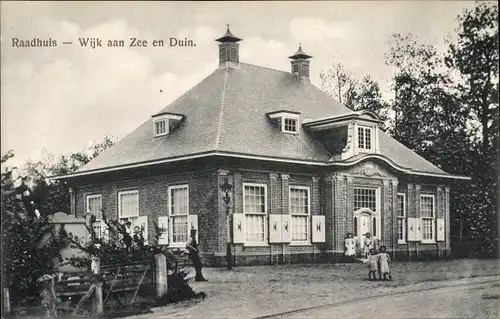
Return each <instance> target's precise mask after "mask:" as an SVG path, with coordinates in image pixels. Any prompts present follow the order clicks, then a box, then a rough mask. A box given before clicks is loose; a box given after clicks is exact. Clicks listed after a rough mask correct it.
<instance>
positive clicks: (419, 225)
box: [416, 218, 424, 241]
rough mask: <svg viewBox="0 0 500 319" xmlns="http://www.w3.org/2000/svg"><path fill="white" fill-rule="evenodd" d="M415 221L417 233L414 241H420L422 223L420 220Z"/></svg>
mask: <svg viewBox="0 0 500 319" xmlns="http://www.w3.org/2000/svg"><path fill="white" fill-rule="evenodd" d="M416 220H417V232H416V236H417V238H416V240H417V241H421V240H422V232H423V231H424V229H423V223H422V218H416Z"/></svg>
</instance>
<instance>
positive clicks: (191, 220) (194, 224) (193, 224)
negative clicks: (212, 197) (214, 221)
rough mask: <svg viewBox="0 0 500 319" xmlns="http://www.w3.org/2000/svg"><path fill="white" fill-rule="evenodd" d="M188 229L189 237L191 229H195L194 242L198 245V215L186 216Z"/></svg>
mask: <svg viewBox="0 0 500 319" xmlns="http://www.w3.org/2000/svg"><path fill="white" fill-rule="evenodd" d="M188 228H189V235H191V229H196V242H197V243H199V242H200V241H199V240H198V236H199V235H200V230H199V229H198V215H188Z"/></svg>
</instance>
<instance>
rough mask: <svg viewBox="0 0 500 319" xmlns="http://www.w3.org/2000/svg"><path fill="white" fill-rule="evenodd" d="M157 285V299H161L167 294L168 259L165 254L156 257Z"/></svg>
mask: <svg viewBox="0 0 500 319" xmlns="http://www.w3.org/2000/svg"><path fill="white" fill-rule="evenodd" d="M155 283H156V298H161V297H163V296H164V295H165V294H166V293H167V287H168V285H167V258H166V257H165V255H164V254H162V253H159V254H156V255H155Z"/></svg>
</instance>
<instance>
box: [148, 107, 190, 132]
mask: <svg viewBox="0 0 500 319" xmlns="http://www.w3.org/2000/svg"><path fill="white" fill-rule="evenodd" d="M183 119H184V115H182V114H174V113H168V112H163V113H159V114H156V115H153V135H154V137H159V136H164V135H167V134H170V133H171V132H172V131H173V130H174V129H175V128H176V127H177V126H178V125H179V124H180V122H181V121H182V120H183Z"/></svg>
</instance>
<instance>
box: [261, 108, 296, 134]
mask: <svg viewBox="0 0 500 319" xmlns="http://www.w3.org/2000/svg"><path fill="white" fill-rule="evenodd" d="M266 115H267V116H268V117H269V119H270V120H271V122H272V123H273V124H274V125H275V126H277V127H279V128H280V129H281V132H283V133H288V134H299V115H300V113H298V112H292V111H285V110H281V111H276V112H271V113H267V114H266Z"/></svg>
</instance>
